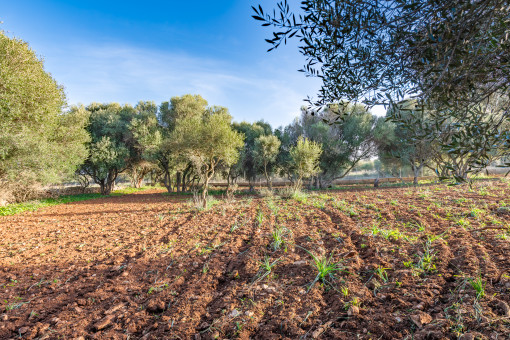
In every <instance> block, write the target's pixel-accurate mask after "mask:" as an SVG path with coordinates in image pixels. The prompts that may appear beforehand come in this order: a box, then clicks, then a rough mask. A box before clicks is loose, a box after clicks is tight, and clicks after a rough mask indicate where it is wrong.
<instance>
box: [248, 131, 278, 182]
mask: <svg viewBox="0 0 510 340" xmlns="http://www.w3.org/2000/svg"><path fill="white" fill-rule="evenodd" d="M280 144H281V142H280V140H279V139H278V137H276V136H274V135H267V136H260V137H258V138H257V139H256V140H255V150H254V158H255V163H256V164H258V165H259V166H260V167H261V168H262V169H263V171H264V176H265V177H266V181H267V186H268V188H269V189H270V190H271V189H273V187H272V183H271V175H272V172H273V165H274V162H275V161H276V156H278V151H279V149H280Z"/></svg>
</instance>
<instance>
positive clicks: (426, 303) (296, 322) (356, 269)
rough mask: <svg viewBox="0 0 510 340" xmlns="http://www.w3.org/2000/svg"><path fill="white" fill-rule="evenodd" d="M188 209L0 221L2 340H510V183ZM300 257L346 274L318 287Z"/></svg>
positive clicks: (105, 210)
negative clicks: (323, 260) (280, 234)
mask: <svg viewBox="0 0 510 340" xmlns="http://www.w3.org/2000/svg"><path fill="white" fill-rule="evenodd" d="M188 199H189V197H184V196H183V197H175V196H172V197H171V196H165V195H162V193H161V192H157V191H144V192H140V193H137V194H132V195H125V196H121V197H109V198H104V199H95V200H90V201H83V202H78V203H72V204H66V205H60V206H54V207H50V208H46V209H42V210H39V211H36V212H31V213H24V214H20V215H16V216H7V217H0V338H1V339H10V338H23V339H36V338H37V339H57V338H61V339H62V338H80V337H81V339H89V338H90V339H128V338H129V339H139V338H144V339H216V338H217V339H233V338H239V339H250V338H253V339H299V338H303V339H305V338H306V339H315V338H320V339H358V338H359V339H405V338H407V339H457V338H459V337H460V336H462V335H463V336H464V337H463V339H475V338H480V339H509V338H510V308H509V305H510V272H508V271H506V270H508V269H510V211H507V210H508V209H505V208H504V207H505V206H510V186H509V185H508V183H505V182H499V181H498V182H482V183H478V184H477V185H476V186H475V187H474V188H473V189H472V190H470V189H469V187H467V186H461V187H455V188H448V187H445V186H429V187H421V188H418V189H414V188H410V189H409V188H400V189H379V190H365V191H342V192H322V193H317V194H313V195H311V196H309V197H308V199H307V200H306V201H304V200H303V201H295V200H282V199H272V200H271V199H267V198H265V199H264V198H257V197H253V198H250V197H246V196H243V197H238V199H237V201H236V202H234V203H228V202H220V203H219V204H217V205H215V206H214V207H213V208H212V209H210V210H208V211H205V212H197V211H196V210H194V209H192V208H191V207H190V205H189V204H188ZM277 227H278V228H282V229H281V230H284V234H285V235H286V236H285V241H286V242H285V243H284V244H283V245H282V247H281V249H279V250H274V247H273V246H272V242H273V238H272V232H273V231H274V230H275V229H276V228H277ZM284 227H285V228H287V229H288V231H285V229H283V228H284ZM304 249H306V250H308V251H310V252H311V253H313V254H314V255H316V256H318V257H321V256H327V257H330V256H332V261H334V262H339V261H340V262H341V264H340V265H339V266H340V267H341V269H342V270H341V271H337V272H336V274H335V277H329V276H328V277H326V282H325V283H321V282H317V283H315V285H313V287H310V285H309V284H310V283H311V282H313V281H314V279H315V278H316V276H317V271H316V269H315V267H314V266H313V261H312V257H311V256H310V254H308V253H307V252H306V251H305V250H304ZM427 255H428V256H427ZM264 257H267V258H268V259H269V260H270V262H274V261H275V260H278V259H279V261H278V262H277V263H276V264H275V265H274V267H273V269H272V271H271V273H269V274H267V276H265V277H264V273H265V272H264V271H263V270H262V269H261V262H262V261H263V259H264ZM479 278H481V281H482V287H483V285H484V293H485V295H484V296H481V295H478V297H477V292H476V291H475V289H474V287H473V286H474V283H475V282H476V280H477V279H479Z"/></svg>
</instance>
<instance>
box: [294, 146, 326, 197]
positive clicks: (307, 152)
mask: <svg viewBox="0 0 510 340" xmlns="http://www.w3.org/2000/svg"><path fill="white" fill-rule="evenodd" d="M321 153H322V148H321V146H320V145H319V144H318V143H315V142H312V141H310V140H309V139H307V138H303V137H299V139H298V141H297V144H296V145H295V146H294V147H292V148H291V149H290V157H291V162H292V168H293V171H294V174H295V176H296V182H295V190H296V191H297V190H299V189H300V188H301V185H302V183H303V178H305V177H310V176H313V175H315V174H317V173H318V172H319V171H320V168H319V158H320V156H321Z"/></svg>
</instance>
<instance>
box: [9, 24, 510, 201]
mask: <svg viewBox="0 0 510 340" xmlns="http://www.w3.org/2000/svg"><path fill="white" fill-rule="evenodd" d="M0 63H1V65H0V66H1V67H0V81H1V84H2V86H0V126H1V129H0V188H1V189H0V190H3V192H0V196H2V195H3V196H6V195H7V194H8V193H11V194H13V195H14V200H23V199H24V198H25V197H24V193H25V192H26V191H27V190H25V189H26V188H29V187H30V186H32V185H34V184H37V185H40V184H45V183H55V182H58V181H59V180H62V179H65V178H69V176H70V174H71V173H74V174H75V176H77V178H78V179H80V180H81V181H82V182H83V183H84V185H86V183H87V182H88V180H89V179H92V180H93V181H94V182H95V183H97V184H99V186H100V187H101V193H103V194H109V193H110V192H111V190H112V189H113V186H114V183H115V180H116V179H117V177H118V175H119V174H120V173H123V172H124V173H127V174H128V175H129V177H130V178H131V180H132V182H133V185H134V186H139V185H140V184H141V183H142V181H143V179H144V177H145V176H147V174H149V173H151V174H155V175H156V176H157V177H158V179H160V180H161V182H162V183H163V184H164V185H165V186H166V188H167V189H168V191H185V190H193V189H198V188H199V187H201V188H202V191H201V199H202V202H203V204H205V199H206V195H207V188H208V185H209V182H210V180H211V179H212V178H213V176H215V175H218V176H222V177H223V178H225V179H226V180H227V181H228V183H229V184H232V183H235V182H236V181H237V180H238V179H239V178H240V177H242V178H245V179H247V180H248V181H249V182H250V183H251V186H250V189H253V184H254V182H255V179H256V178H257V176H264V177H265V179H266V181H267V184H268V187H269V188H271V186H272V178H273V177H274V176H280V177H285V178H288V179H290V180H291V181H292V182H293V183H294V184H295V188H298V187H300V186H301V183H302V180H303V179H304V178H308V177H311V178H312V179H313V183H311V184H312V185H314V186H316V187H318V188H323V187H326V186H328V185H330V184H331V182H332V181H334V180H335V179H338V178H342V177H345V176H346V175H347V174H348V173H349V172H350V171H351V170H352V169H354V168H355V167H356V166H357V165H359V164H360V162H361V161H363V160H367V159H371V158H375V157H379V159H380V160H381V162H382V163H383V164H384V167H385V169H387V171H389V172H391V170H392V169H398V168H401V167H404V166H409V167H411V168H412V170H413V172H414V174H415V182H416V178H417V175H418V173H419V171H420V170H421V169H423V168H424V167H428V168H431V169H435V170H436V173H437V174H438V176H440V177H446V176H451V175H453V176H455V177H456V178H462V179H464V178H466V177H467V174H468V173H469V171H471V169H472V168H473V166H474V164H475V165H476V161H477V160H478V159H482V160H483V162H480V163H481V164H482V165H483V164H487V160H489V161H494V160H497V159H498V158H501V157H504V156H506V155H508V150H509V147H508V141H509V140H510V138H509V136H510V133H509V132H508V131H509V125H510V124H508V121H506V120H505V118H506V116H505V113H504V112H506V111H504V110H505V108H506V109H507V108H508V107H509V105H508V96H504V95H499V96H496V95H493V96H491V97H490V98H488V100H487V101H486V102H485V103H480V104H477V106H476V107H475V109H472V110H470V111H468V113H466V114H465V115H464V116H463V117H467V123H466V122H464V121H459V119H458V117H453V116H452V117H450V118H445V119H442V120H439V119H438V116H437V115H436V111H435V110H429V109H426V108H425V106H424V105H422V104H421V103H420V101H418V100H405V101H401V102H399V103H398V105H392V106H391V107H390V109H389V110H388V113H387V117H376V116H374V115H372V114H371V113H370V112H369V111H368V110H367V107H366V106H365V105H361V104H350V103H346V102H339V103H336V104H328V105H325V106H323V107H322V109H320V110H316V111H315V112H314V114H313V115H310V114H308V113H307V110H306V109H303V110H302V115H301V117H299V118H297V119H296V120H295V121H294V122H292V123H291V124H290V125H288V126H286V127H280V128H277V129H275V130H273V129H272V127H271V126H270V125H269V124H268V123H265V122H263V121H259V122H256V123H247V122H241V123H235V122H234V123H233V122H232V117H231V116H230V114H229V113H228V110H227V109H226V108H224V107H218V106H209V105H208V103H207V101H206V100H205V99H203V98H202V97H201V96H199V95H184V96H182V97H174V98H172V99H171V100H170V101H168V102H163V103H162V104H161V105H159V106H158V105H156V104H155V103H154V102H139V103H138V104H137V105H136V106H134V107H133V106H131V105H120V104H117V103H109V104H97V103H92V104H90V105H88V106H86V107H85V106H76V107H72V108H70V109H65V103H66V100H65V96H64V93H63V90H62V87H60V86H59V85H58V84H57V83H56V82H55V80H54V79H53V78H52V77H51V75H49V74H48V73H46V72H45V71H44V68H43V64H42V62H41V61H40V60H39V59H38V58H37V57H36V55H35V53H34V52H33V51H32V50H31V49H30V48H29V47H28V45H27V44H26V43H24V42H23V41H21V40H18V39H12V38H9V37H7V36H6V35H4V34H3V33H0ZM395 117H396V118H395ZM459 135H461V136H462V138H459V137H458V136H459ZM452 145H454V146H455V147H454V148H452V147H450V149H448V148H447V146H452ZM6 193H7V194H6ZM10 199H11V200H12V198H10ZM4 200H5V199H4Z"/></svg>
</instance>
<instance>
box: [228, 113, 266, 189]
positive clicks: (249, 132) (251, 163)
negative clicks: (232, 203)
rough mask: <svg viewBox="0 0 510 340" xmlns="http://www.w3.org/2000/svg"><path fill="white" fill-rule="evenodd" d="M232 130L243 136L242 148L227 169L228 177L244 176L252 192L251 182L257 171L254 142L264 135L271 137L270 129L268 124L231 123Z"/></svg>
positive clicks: (261, 122) (260, 122)
mask: <svg viewBox="0 0 510 340" xmlns="http://www.w3.org/2000/svg"><path fill="white" fill-rule="evenodd" d="M232 128H233V129H234V130H235V131H237V132H239V133H242V134H244V137H245V138H244V146H243V148H242V149H241V150H240V155H239V160H238V161H237V162H236V163H235V164H233V165H232V167H231V168H230V169H229V176H230V178H232V179H235V178H237V177H239V176H240V175H241V174H243V175H245V176H246V177H247V179H248V181H249V182H250V191H253V190H254V189H253V182H254V181H255V178H256V176H257V174H258V173H259V171H258V170H259V169H258V166H257V163H256V161H255V141H256V140H257V139H258V138H259V137H261V136H266V135H271V127H270V126H269V124H267V123H265V122H263V121H259V122H256V123H253V124H251V123H247V122H241V123H233V124H232Z"/></svg>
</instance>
